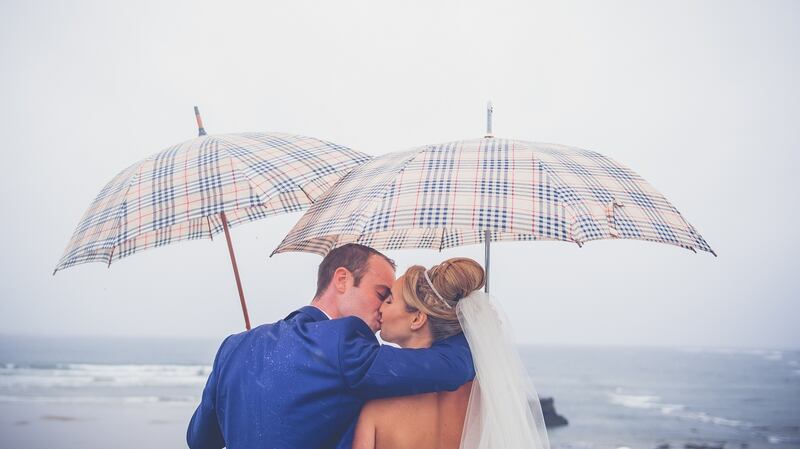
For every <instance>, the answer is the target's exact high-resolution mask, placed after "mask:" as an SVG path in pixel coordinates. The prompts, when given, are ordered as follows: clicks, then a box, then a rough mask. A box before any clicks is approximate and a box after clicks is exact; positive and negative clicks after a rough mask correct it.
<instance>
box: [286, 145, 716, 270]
mask: <svg viewBox="0 0 800 449" xmlns="http://www.w3.org/2000/svg"><path fill="white" fill-rule="evenodd" d="M485 230H489V231H490V232H491V234H490V235H491V239H492V240H493V241H501V240H562V241H567V242H575V243H577V244H578V245H583V243H585V242H587V241H590V240H597V239H610V238H624V239H639V240H647V241H652V242H660V243H669V244H673V245H678V246H681V247H684V248H688V249H691V250H693V251H694V250H697V249H700V250H703V251H708V252H711V253H712V254H713V251H712V250H711V248H710V247H709V245H708V244H707V243H706V242H705V240H703V238H702V237H701V236H700V234H698V233H697V231H695V229H694V228H693V227H692V226H691V225H690V224H689V223H688V222H687V221H686V220H684V218H683V217H682V216H681V214H680V212H678V210H677V209H675V207H673V206H672V204H670V203H669V202H668V201H667V200H666V199H665V198H664V197H663V196H662V195H661V194H660V193H658V192H657V191H656V190H655V189H654V188H653V187H652V186H651V185H650V184H649V183H647V182H646V181H645V180H644V179H642V178H641V177H640V176H639V175H637V174H636V173H634V172H633V171H631V170H630V169H628V168H627V167H624V166H622V165H620V164H618V163H617V162H615V161H613V160H611V159H609V158H607V157H605V156H603V155H601V154H598V153H596V152H593V151H587V150H582V149H579V148H571V147H567V146H562V145H554V144H544V143H531V142H522V141H516V140H507V139H499V138H483V139H478V140H469V141H457V142H450V143H444V144H439V145H429V146H425V147H420V148H417V149H414V150H411V151H407V152H402V153H392V154H387V155H384V156H381V157H377V158H374V159H372V160H371V161H369V162H367V163H366V164H363V165H361V166H359V167H358V168H356V169H354V170H353V171H351V172H350V173H349V174H348V175H347V176H345V177H344V178H342V179H341V180H340V181H339V182H338V183H337V184H336V185H335V186H333V188H332V189H331V190H330V191H328V192H327V193H326V194H325V195H324V196H323V197H322V198H320V199H319V201H317V202H316V203H315V204H314V205H313V206H311V208H309V210H308V211H307V212H306V213H305V215H303V217H301V218H300V221H298V223H297V224H296V225H295V226H294V228H293V229H292V230H291V231H290V233H289V234H288V235H287V236H286V238H285V239H284V240H283V242H282V243H281V244H280V245H279V246H278V248H277V249H276V250H275V251H274V252H273V254H275V253H281V252H287V251H305V252H312V253H317V254H320V255H323V256H324V255H325V254H327V253H328V251H330V250H331V249H333V248H335V247H337V246H341V245H344V244H346V243H360V244H363V245H367V246H371V247H373V248H376V249H384V250H386V249H389V250H391V249H401V248H432V249H438V250H442V249H444V248H450V247H455V246H459V245H468V244H473V243H480V242H483V239H484V231H485ZM715 255H716V254H715Z"/></svg>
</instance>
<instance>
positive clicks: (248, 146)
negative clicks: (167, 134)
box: [53, 113, 370, 328]
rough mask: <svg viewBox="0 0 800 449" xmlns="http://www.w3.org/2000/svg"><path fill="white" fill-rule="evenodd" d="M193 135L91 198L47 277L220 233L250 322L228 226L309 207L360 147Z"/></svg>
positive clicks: (289, 138)
mask: <svg viewBox="0 0 800 449" xmlns="http://www.w3.org/2000/svg"><path fill="white" fill-rule="evenodd" d="M198 127H199V128H200V136H199V137H197V138H194V139H191V140H187V141H186V142H182V143H179V144H177V145H174V146H172V147H169V148H167V149H165V150H163V151H161V152H160V153H157V154H154V155H152V156H150V157H148V158H146V159H144V160H142V161H139V162H137V163H135V164H133V165H131V166H130V167H128V168H126V169H124V170H122V171H121V172H120V173H119V174H118V175H117V176H115V177H114V178H113V179H112V180H111V182H109V183H108V184H107V185H106V186H105V187H104V188H103V189H102V190H101V191H100V193H99V194H98V195H97V198H95V200H94V201H93V202H92V204H91V205H90V206H89V209H88V210H87V211H86V213H85V214H84V216H83V218H81V220H80V222H79V223H78V227H77V229H75V232H74V234H73V235H72V239H71V240H70V242H69V245H67V249H66V250H65V251H64V255H63V256H62V257H61V260H59V262H58V265H56V268H55V271H54V272H53V274H55V273H56V272H58V271H59V270H63V269H65V268H69V267H71V266H74V265H78V264H81V263H86V262H102V263H106V264H108V265H109V266H110V265H111V262H113V261H116V260H119V259H122V258H123V257H127V256H130V255H132V254H135V253H137V252H139V251H142V250H145V249H148V248H153V247H158V246H164V245H167V244H170V243H173V242H177V241H180V240H193V239H200V238H213V235H214V234H217V233H219V232H221V231H225V233H226V237H227V240H228V249H229V250H230V255H231V262H232V264H233V265H234V274H235V275H236V278H237V286H238V288H239V293H240V299H241V300H242V307H243V310H244V313H245V321H246V324H247V327H248V328H249V319H248V318H247V312H246V307H245V305H244V295H243V294H242V292H241V283H240V281H239V278H238V269H237V268H236V262H235V256H234V254H233V247H232V245H231V242H230V235H229V234H228V226H229V225H230V226H236V225H238V224H240V223H246V222H250V221H253V220H258V219H260V218H264V217H268V216H271V215H276V214H281V213H285V212H296V211H300V210H303V209H305V208H306V207H308V206H309V205H310V204H311V203H312V202H313V201H314V200H316V199H317V198H318V197H319V196H320V195H321V194H322V193H323V192H325V191H326V190H327V189H328V188H330V187H331V186H332V185H333V184H334V183H336V181H338V180H339V178H341V177H342V176H343V175H344V174H346V173H347V172H348V171H350V170H351V169H353V167H355V166H357V165H359V164H361V163H363V162H365V161H367V160H369V158H370V157H369V156H367V155H366V154H364V153H361V152H358V151H354V150H351V149H349V148H346V147H343V146H340V145H336V144H334V143H330V142H326V141H324V140H320V139H315V138H312V137H304V136H297V135H291V134H280V133H241V134H223V135H213V136H209V135H206V134H205V130H204V129H203V127H202V122H201V121H200V119H199V113H198Z"/></svg>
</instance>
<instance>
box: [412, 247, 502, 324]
mask: <svg viewBox="0 0 800 449" xmlns="http://www.w3.org/2000/svg"><path fill="white" fill-rule="evenodd" d="M426 272H427V273H428V277H430V280H431V284H433V288H431V285H430V284H428V281H427V279H425V273H426ZM404 276H405V282H404V287H405V288H404V291H405V293H404V295H403V296H404V299H405V301H406V307H407V309H408V311H409V312H414V311H417V310H420V311H422V312H424V313H425V314H427V315H428V321H429V322H430V329H431V335H432V337H433V339H434V340H439V339H442V338H446V337H449V336H452V335H455V334H457V333H459V332H461V325H460V324H459V322H458V316H456V310H455V306H456V304H458V301H459V300H461V299H462V298H464V297H466V296H468V295H469V294H470V293H472V292H474V291H475V290H478V289H480V288H481V287H483V285H484V283H485V282H486V272H485V271H484V270H483V267H481V265H480V264H479V263H478V262H476V261H474V260H472V259H469V258H467V257H454V258H452V259H447V260H445V261H444V262H442V263H440V264H439V265H436V266H434V267H433V268H431V269H430V270H428V269H426V268H425V267H423V266H421V265H414V266H413V267H411V268H409V269H408V270H406V273H405V275H404ZM437 293H438V294H439V295H441V299H440V298H439V295H437ZM443 300H444V301H443Z"/></svg>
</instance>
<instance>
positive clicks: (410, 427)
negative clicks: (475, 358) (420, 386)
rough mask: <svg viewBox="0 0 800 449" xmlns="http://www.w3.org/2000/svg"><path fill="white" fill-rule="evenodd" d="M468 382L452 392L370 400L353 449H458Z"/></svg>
mask: <svg viewBox="0 0 800 449" xmlns="http://www.w3.org/2000/svg"><path fill="white" fill-rule="evenodd" d="M471 388H472V382H468V383H466V384H464V385H462V386H461V388H459V389H458V390H456V391H453V392H441V393H427V394H418V395H414V396H404V397H398V398H388V399H378V400H374V401H370V402H369V403H367V404H366V405H365V406H364V408H363V409H362V410H361V416H360V417H359V421H358V425H357V427H356V434H355V444H354V445H353V448H354V449H362V448H369V449H372V448H373V447H374V448H378V449H427V448H431V449H458V447H459V444H460V443H461V431H462V429H463V427H464V417H465V415H466V413H467V404H468V402H469V394H470V390H471Z"/></svg>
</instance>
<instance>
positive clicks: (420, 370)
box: [187, 244, 549, 449]
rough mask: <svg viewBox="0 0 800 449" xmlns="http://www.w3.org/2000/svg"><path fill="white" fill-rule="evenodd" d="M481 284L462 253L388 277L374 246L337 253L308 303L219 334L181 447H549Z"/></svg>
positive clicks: (506, 333) (497, 312)
mask: <svg viewBox="0 0 800 449" xmlns="http://www.w3.org/2000/svg"><path fill="white" fill-rule="evenodd" d="M484 280H485V273H484V270H483V268H482V267H481V266H480V265H479V264H478V263H477V262H475V261H474V260H472V259H467V258H453V259H448V260H446V261H444V262H442V263H441V264H439V265H437V266H435V267H432V268H430V269H426V268H425V267H422V266H419V265H415V266H412V267H411V268H409V269H408V270H406V272H405V273H404V274H403V275H401V276H400V277H398V278H397V279H395V264H394V261H392V260H391V259H389V258H388V257H386V256H385V255H383V254H382V253H380V252H378V251H376V250H374V249H372V248H369V247H366V246H362V245H357V244H347V245H344V246H341V247H339V248H336V249H334V250H332V251H331V252H329V253H328V255H327V256H326V257H325V258H324V259H323V261H322V263H321V264H320V266H319V270H318V273H317V290H316V294H315V296H314V298H313V300H312V301H311V305H308V306H305V307H302V308H300V309H299V310H296V311H294V312H292V313H291V314H289V315H288V316H287V317H286V318H284V319H283V320H280V321H278V322H275V323H272V324H265V325H261V326H258V327H256V328H253V329H252V330H250V331H247V332H242V333H239V334H234V335H231V336H229V337H228V338H226V339H225V340H224V341H223V342H222V345H221V346H220V348H219V350H218V352H217V355H216V357H215V360H214V364H213V367H212V371H211V374H210V375H209V378H208V381H207V383H206V386H205V388H204V389H203V394H202V399H201V402H200V405H199V406H198V407H197V410H196V411H195V413H194V415H193V416H192V419H191V421H190V423H189V428H188V430H187V443H188V445H189V447H190V448H191V449H220V448H222V447H228V448H231V449H238V448H298V449H316V448H320V449H323V448H348V449H349V448H357V449H372V448H380V449H392V448H395V449H405V448H408V449H411V448H414V449H425V448H441V449H450V448H452V449H459V448H460V449H484V448H486V449H489V448H491V449H502V448H508V449H511V448H514V449H516V448H520V449H522V448H526V449H527V448H534V449H549V441H548V438H547V433H546V429H545V426H544V419H543V416H542V412H541V406H540V405H539V401H538V397H537V396H536V392H535V390H534V389H533V385H532V384H531V382H530V379H529V378H528V375H527V373H526V372H525V369H524V366H523V365H522V362H521V360H520V358H519V354H518V353H517V351H516V348H515V347H514V343H513V338H512V336H511V334H510V328H509V325H508V320H507V318H506V317H505V315H504V314H503V313H502V310H501V309H500V308H499V307H498V305H497V304H496V303H495V302H494V300H493V299H492V298H491V297H489V296H488V295H487V294H485V293H483V292H481V291H480V289H481V288H482V287H483V284H484ZM379 330H380V336H381V339H382V340H384V341H387V342H390V343H394V344H395V345H397V346H399V348H398V347H395V346H393V345H387V344H384V345H382V344H380V342H379V340H378V339H377V337H376V335H375V334H376V332H378V331H379Z"/></svg>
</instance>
